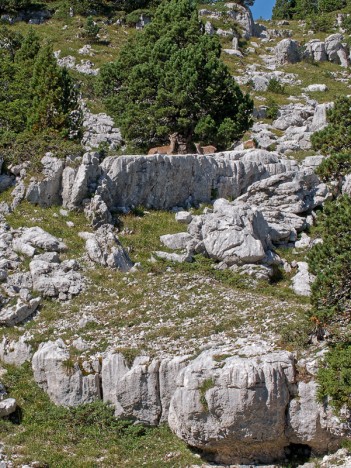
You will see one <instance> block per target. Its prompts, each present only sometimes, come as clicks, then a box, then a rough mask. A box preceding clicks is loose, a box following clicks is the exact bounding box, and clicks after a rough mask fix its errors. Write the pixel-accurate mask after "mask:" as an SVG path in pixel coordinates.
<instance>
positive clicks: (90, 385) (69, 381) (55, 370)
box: [32, 340, 101, 406]
mask: <svg viewBox="0 0 351 468" xmlns="http://www.w3.org/2000/svg"><path fill="white" fill-rule="evenodd" d="M99 366H100V364H99V361H96V362H94V363H84V362H83V363H82V364H81V367H82V368H81V367H80V365H79V364H74V363H72V362H71V360H70V355H69V351H68V349H67V347H66V346H65V344H64V342H63V341H62V340H57V341H55V342H52V341H48V342H47V343H42V344H41V345H40V346H39V348H38V351H37V352H36V353H35V354H34V356H33V360H32V368H33V373H34V379H35V381H36V382H37V384H38V385H39V386H40V387H41V388H42V389H43V390H45V392H46V393H47V394H48V395H49V397H50V399H51V400H52V401H53V402H54V403H55V404H57V405H63V406H78V405H80V404H84V403H91V402H93V401H96V400H98V399H100V398H101V388H100V379H99V370H100V367H99Z"/></svg>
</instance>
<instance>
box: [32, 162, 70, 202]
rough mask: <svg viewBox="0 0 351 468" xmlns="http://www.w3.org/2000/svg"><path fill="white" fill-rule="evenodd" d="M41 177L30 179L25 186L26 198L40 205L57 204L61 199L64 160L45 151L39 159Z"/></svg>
mask: <svg viewBox="0 0 351 468" xmlns="http://www.w3.org/2000/svg"><path fill="white" fill-rule="evenodd" d="M41 164H42V165H43V170H42V173H43V179H42V180H40V181H36V180H32V182H31V183H30V184H29V186H28V188H27V193H26V198H27V200H28V201H29V202H31V203H34V204H38V205H40V206H51V205H59V204H61V202H62V199H61V183H62V172H63V168H64V162H63V161H62V160H60V159H58V158H55V157H53V155H52V154H51V153H47V154H46V155H45V156H44V158H42V160H41Z"/></svg>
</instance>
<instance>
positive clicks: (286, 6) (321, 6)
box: [272, 0, 347, 20]
mask: <svg viewBox="0 0 351 468" xmlns="http://www.w3.org/2000/svg"><path fill="white" fill-rule="evenodd" d="M346 6H347V0H276V3H275V6H274V8H273V12H272V18H273V19H274V20H283V19H306V18H307V17H308V16H313V15H316V14H318V15H320V14H322V13H329V12H333V11H336V10H340V9H342V8H344V7H346Z"/></svg>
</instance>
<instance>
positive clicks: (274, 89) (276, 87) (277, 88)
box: [267, 78, 285, 94]
mask: <svg viewBox="0 0 351 468" xmlns="http://www.w3.org/2000/svg"><path fill="white" fill-rule="evenodd" d="M267 91H268V92H270V93H274V94H285V86H284V85H283V84H282V83H281V82H280V81H279V80H278V79H277V78H271V79H270V80H269V83H268V87H267Z"/></svg>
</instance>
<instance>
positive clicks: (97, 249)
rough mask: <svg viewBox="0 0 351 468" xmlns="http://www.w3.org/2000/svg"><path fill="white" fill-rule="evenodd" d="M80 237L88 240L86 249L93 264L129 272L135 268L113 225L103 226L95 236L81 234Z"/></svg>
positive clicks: (85, 233)
mask: <svg viewBox="0 0 351 468" xmlns="http://www.w3.org/2000/svg"><path fill="white" fill-rule="evenodd" d="M80 236H81V237H82V238H83V239H85V240H86V244H85V248H86V251H87V254H88V257H89V258H90V260H92V261H93V262H95V263H98V264H100V265H102V266H104V267H109V268H117V269H118V270H121V271H129V270H130V269H131V268H132V267H133V262H132V261H131V260H130V258H129V255H128V254H127V252H126V251H125V249H124V248H123V247H122V245H121V243H120V241H119V240H118V237H117V236H116V234H115V232H114V229H113V227H112V226H111V225H106V224H105V225H103V226H101V227H100V228H99V229H98V230H97V231H96V232H95V233H94V234H92V233H89V232H81V233H80Z"/></svg>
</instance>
